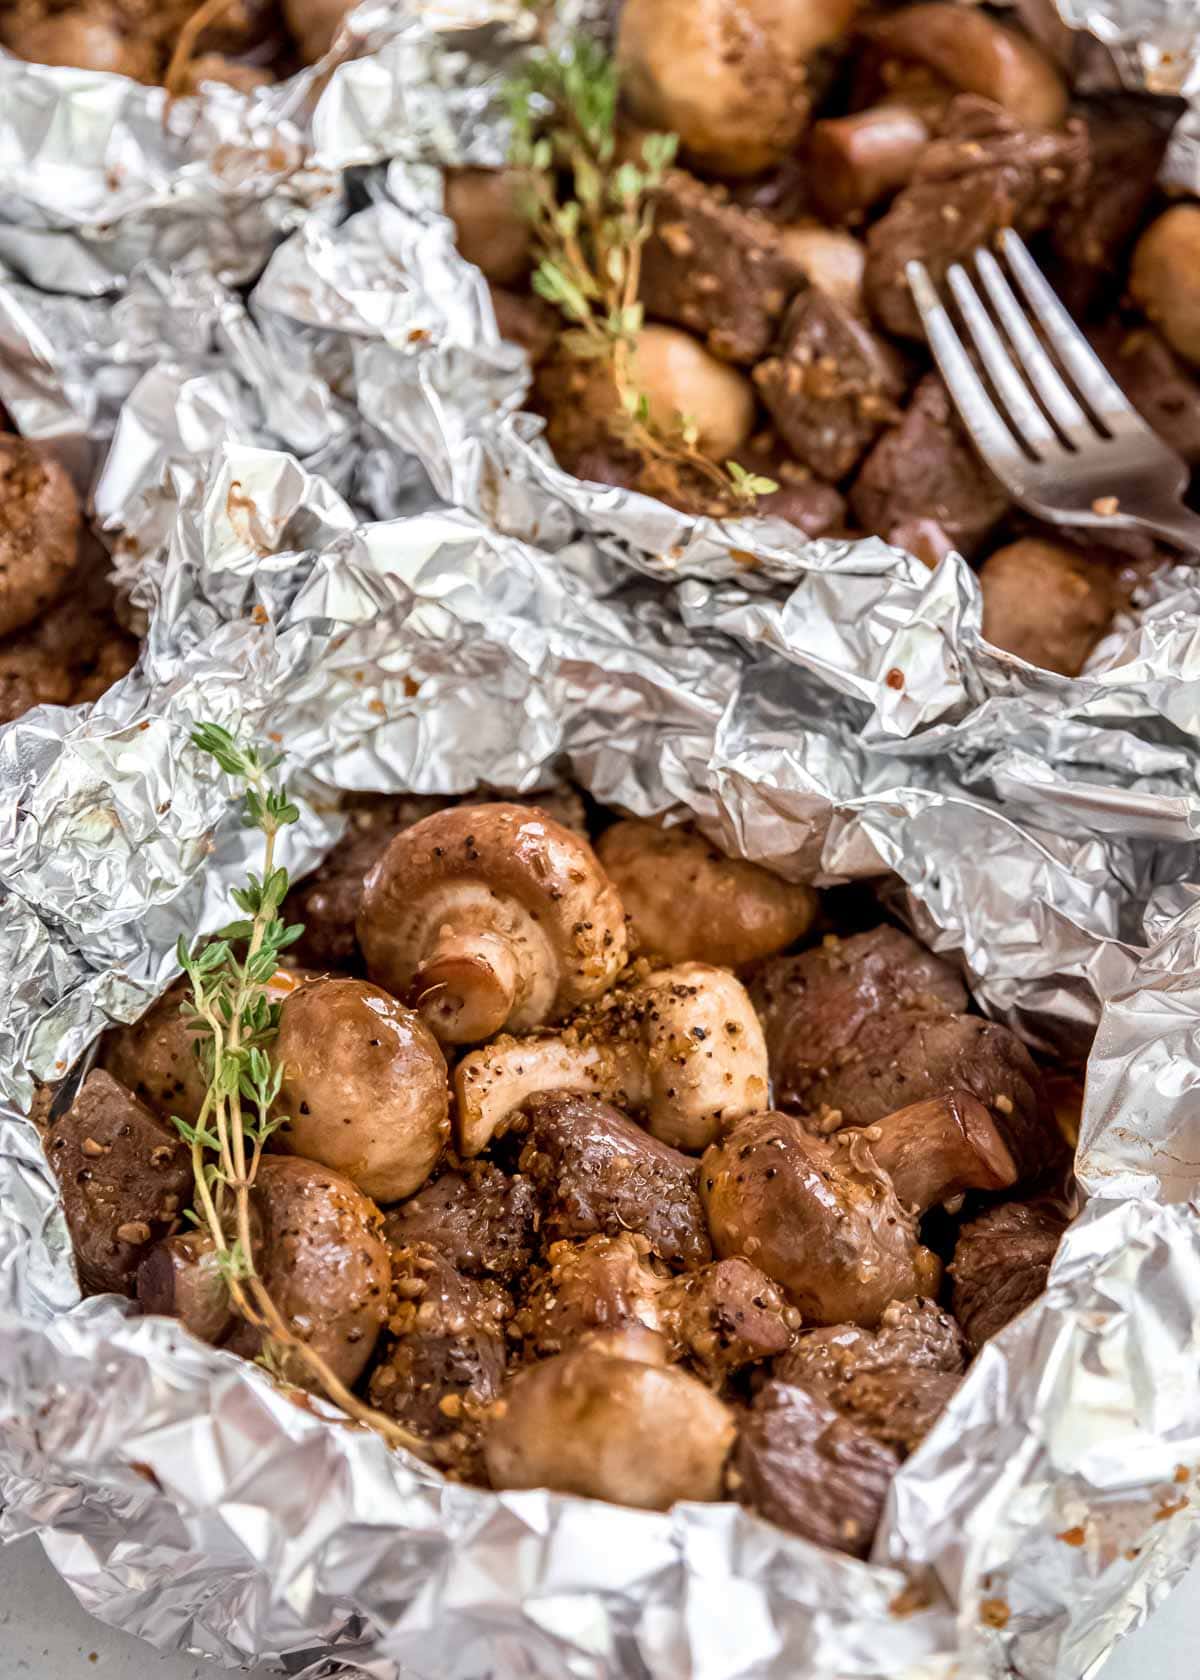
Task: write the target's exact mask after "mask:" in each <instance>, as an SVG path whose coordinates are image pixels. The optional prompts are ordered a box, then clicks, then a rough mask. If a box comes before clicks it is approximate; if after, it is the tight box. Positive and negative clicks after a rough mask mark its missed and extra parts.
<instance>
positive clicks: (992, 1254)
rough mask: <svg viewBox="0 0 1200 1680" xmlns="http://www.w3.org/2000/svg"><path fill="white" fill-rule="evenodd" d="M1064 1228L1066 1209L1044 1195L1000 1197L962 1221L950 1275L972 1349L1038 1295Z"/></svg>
mask: <svg viewBox="0 0 1200 1680" xmlns="http://www.w3.org/2000/svg"><path fill="white" fill-rule="evenodd" d="M1066 1228H1067V1213H1066V1209H1065V1208H1064V1207H1063V1206H1062V1205H1061V1204H1060V1203H1058V1202H1055V1201H1052V1200H1050V1199H1049V1198H1045V1197H1044V1198H1039V1199H1038V1200H1037V1201H1033V1202H1002V1203H1001V1204H1000V1206H999V1207H992V1208H989V1209H988V1210H987V1212H986V1213H983V1214H980V1216H979V1218H978V1219H973V1220H972V1221H971V1222H970V1224H969V1225H964V1226H963V1228H962V1230H961V1231H960V1232H959V1236H958V1242H957V1243H956V1245H955V1249H954V1259H953V1262H952V1263H951V1266H950V1277H951V1279H952V1280H953V1286H954V1288H953V1296H952V1300H953V1304H954V1316H955V1317H956V1318H957V1319H958V1322H959V1323H960V1324H961V1325H962V1328H963V1334H964V1335H965V1336H966V1338H967V1343H968V1346H969V1347H970V1349H971V1351H972V1353H978V1352H979V1350H980V1348H981V1347H982V1346H983V1344H984V1342H986V1341H987V1340H988V1339H989V1337H992V1336H994V1335H995V1334H996V1332H997V1331H998V1330H1003V1328H1004V1326H1005V1325H1006V1324H1010V1323H1011V1322H1012V1320H1013V1319H1014V1318H1016V1316H1017V1314H1018V1313H1022V1312H1024V1310H1025V1308H1026V1307H1027V1306H1028V1305H1029V1304H1030V1302H1031V1301H1036V1300H1037V1298H1038V1296H1039V1295H1040V1294H1042V1292H1043V1291H1044V1289H1045V1287H1046V1279H1047V1277H1048V1275H1049V1272H1050V1265H1051V1262H1052V1261H1053V1259H1054V1256H1055V1254H1056V1253H1057V1252H1058V1245H1059V1243H1060V1242H1061V1241H1062V1237H1063V1232H1064V1231H1065V1230H1066Z"/></svg>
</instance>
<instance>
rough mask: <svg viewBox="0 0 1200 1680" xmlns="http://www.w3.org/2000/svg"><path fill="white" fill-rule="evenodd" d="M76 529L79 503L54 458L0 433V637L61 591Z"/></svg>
mask: <svg viewBox="0 0 1200 1680" xmlns="http://www.w3.org/2000/svg"><path fill="white" fill-rule="evenodd" d="M79 528H80V520H79V501H78V498H77V497H76V495H75V490H74V487H73V486H72V484H71V481H70V479H69V478H68V477H67V475H66V473H65V472H64V470H63V469H62V467H60V466H59V464H58V463H57V461H54V460H53V459H51V458H50V457H49V456H43V455H41V454H39V453H38V451H36V450H35V449H34V448H33V447H32V446H31V445H30V444H28V443H26V442H25V441H24V439H23V438H19V437H12V436H8V435H4V436H0V636H6V635H7V634H8V633H9V632H10V631H12V630H19V629H21V627H22V626H23V625H26V624H30V623H32V622H33V620H34V619H36V618H37V617H38V615H39V614H40V613H43V612H44V611H45V610H46V608H47V607H48V606H50V605H51V603H52V602H54V601H57V600H58V599H59V597H60V596H61V595H62V593H63V591H64V589H66V587H67V584H68V582H69V580H70V578H71V574H72V572H73V571H74V570H75V562H76V553H77V544H78V540H79Z"/></svg>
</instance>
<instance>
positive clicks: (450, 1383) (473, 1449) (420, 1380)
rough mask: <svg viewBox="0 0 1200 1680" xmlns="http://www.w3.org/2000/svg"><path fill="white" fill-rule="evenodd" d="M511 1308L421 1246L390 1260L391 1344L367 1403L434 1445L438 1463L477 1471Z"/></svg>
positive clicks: (495, 1291) (487, 1283) (492, 1288)
mask: <svg viewBox="0 0 1200 1680" xmlns="http://www.w3.org/2000/svg"><path fill="white" fill-rule="evenodd" d="M511 1311H512V1303H511V1301H510V1300H509V1298H508V1295H507V1294H506V1292H505V1291H504V1290H503V1289H502V1288H501V1287H500V1285H499V1284H497V1283H494V1282H493V1281H492V1280H491V1279H477V1278H468V1277H463V1276H462V1274H461V1273H460V1272H457V1271H455V1269H454V1267H453V1266H452V1265H451V1264H450V1262H449V1261H448V1260H446V1259H445V1258H443V1256H442V1255H440V1254H438V1253H437V1251H436V1250H435V1249H433V1248H430V1247H429V1246H428V1245H427V1244H425V1243H416V1244H414V1246H413V1247H412V1248H409V1249H399V1250H396V1251H395V1252H394V1253H393V1255H392V1303H391V1308H390V1311H389V1316H388V1329H389V1331H390V1332H391V1339H390V1341H389V1342H388V1344H387V1346H386V1348H385V1352H384V1356H383V1358H382V1360H381V1361H380V1363H379V1364H378V1365H377V1366H376V1367H375V1370H374V1371H373V1372H372V1374H371V1382H370V1396H371V1404H372V1405H373V1406H377V1407H378V1408H379V1410H380V1411H382V1412H386V1414H387V1415H388V1416H389V1417H393V1418H395V1419H397V1421H398V1422H400V1423H403V1424H405V1425H406V1426H407V1427H408V1428H409V1429H412V1430H413V1431H415V1433H416V1434H418V1435H422V1436H424V1437H425V1438H426V1439H429V1440H432V1441H434V1442H436V1443H437V1453H438V1458H439V1462H442V1463H443V1464H444V1465H445V1466H446V1467H447V1468H448V1469H450V1470H451V1471H452V1472H454V1473H455V1474H457V1475H462V1476H471V1475H476V1474H477V1473H478V1462H479V1460H478V1453H479V1435H480V1429H481V1426H482V1421H483V1414H484V1411H485V1409H486V1407H487V1406H489V1405H490V1404H491V1402H492V1401H493V1400H495V1399H496V1397H497V1395H498V1394H499V1392H500V1387H501V1384H502V1383H503V1381H504V1373H505V1369H506V1366H507V1363H508V1344H507V1341H506V1338H505V1324H506V1322H507V1319H508V1317H509V1315H510V1313H511Z"/></svg>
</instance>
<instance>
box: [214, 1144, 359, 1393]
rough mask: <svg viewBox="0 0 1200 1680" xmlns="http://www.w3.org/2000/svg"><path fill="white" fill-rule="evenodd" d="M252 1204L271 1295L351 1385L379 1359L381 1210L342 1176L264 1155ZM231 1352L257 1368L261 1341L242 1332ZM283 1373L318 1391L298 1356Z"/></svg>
mask: <svg viewBox="0 0 1200 1680" xmlns="http://www.w3.org/2000/svg"><path fill="white" fill-rule="evenodd" d="M252 1195H253V1206H254V1211H255V1215H256V1218H257V1219H258V1220H259V1221H260V1229H261V1231H262V1248H261V1252H260V1254H259V1256H258V1271H259V1276H260V1277H261V1278H262V1281H263V1283H264V1284H265V1286H266V1289H267V1293H268V1294H269V1295H270V1297H271V1299H272V1300H273V1301H274V1303H275V1305H276V1307H277V1308H278V1309H279V1311H280V1313H281V1314H282V1315H283V1317H284V1319H285V1320H286V1321H287V1322H288V1324H289V1325H290V1326H291V1328H292V1330H293V1331H294V1332H295V1333H296V1335H297V1336H299V1337H300V1338H301V1339H302V1340H303V1341H305V1342H307V1343H308V1345H309V1346H310V1347H312V1348H313V1349H314V1350H315V1351H316V1352H317V1353H318V1354H320V1355H321V1357H322V1358H323V1359H324V1360H325V1362H326V1364H327V1365H328V1366H329V1367H330V1369H331V1370H332V1371H333V1372H334V1374H335V1376H337V1377H340V1379H341V1380H342V1382H344V1383H345V1384H346V1385H347V1386H350V1385H352V1384H353V1383H355V1382H357V1380H358V1378H359V1377H360V1376H361V1375H362V1372H363V1370H364V1368H365V1367H366V1364H367V1361H368V1360H369V1359H370V1357H371V1351H372V1349H373V1348H374V1346H375V1341H376V1338H377V1337H378V1335H379V1330H380V1326H381V1325H382V1323H383V1320H384V1315H385V1312H386V1309H387V1298H388V1289H389V1288H390V1286H391V1278H392V1268H391V1261H390V1258H389V1256H388V1249H387V1244H386V1243H385V1241H384V1239H383V1217H382V1215H381V1214H380V1212H379V1209H378V1208H377V1207H376V1206H375V1204H374V1202H372V1201H370V1200H369V1199H368V1197H366V1196H364V1195H363V1194H362V1192H361V1191H360V1190H358V1189H356V1187H355V1186H354V1185H353V1184H351V1182H350V1180H349V1179H348V1178H343V1177H342V1175H341V1173H337V1172H332V1171H330V1169H329V1168H328V1167H322V1166H318V1165H317V1163H316V1162H315V1161H301V1160H299V1159H298V1158H297V1157H295V1156H288V1155H273V1156H272V1155H268V1156H264V1158H263V1159H262V1160H261V1161H260V1162H259V1167H258V1174H257V1176H256V1179H255V1183H254V1190H253V1192H252ZM227 1345H228V1346H229V1347H230V1348H231V1349H232V1350H233V1351H234V1352H235V1353H240V1354H242V1355H244V1356H245V1357H246V1358H247V1359H253V1358H254V1357H255V1355H256V1354H257V1353H258V1351H259V1348H260V1346H261V1338H260V1336H259V1333H258V1331H256V1330H255V1329H253V1328H252V1327H251V1326H250V1325H249V1324H239V1325H238V1326H237V1328H236V1329H235V1331H234V1333H233V1335H232V1336H231V1338H230V1340H229V1342H228V1344H227ZM284 1372H285V1375H286V1376H287V1379H288V1380H289V1381H290V1382H293V1383H295V1384H296V1386H297V1387H298V1388H307V1389H312V1390H313V1391H315V1392H319V1391H320V1384H319V1383H318V1382H317V1380H316V1378H315V1377H314V1376H313V1374H312V1373H311V1372H310V1371H309V1369H308V1367H307V1366H306V1365H305V1364H304V1363H303V1362H302V1360H300V1358H299V1357H298V1356H297V1355H295V1354H287V1355H286V1356H285V1358H284Z"/></svg>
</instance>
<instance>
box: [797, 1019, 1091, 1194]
mask: <svg viewBox="0 0 1200 1680" xmlns="http://www.w3.org/2000/svg"><path fill="white" fill-rule="evenodd" d="M951 1091H965V1092H967V1093H968V1094H969V1095H970V1096H973V1097H975V1098H976V1100H977V1101H979V1102H981V1103H982V1104H983V1106H984V1107H985V1108H986V1109H987V1110H988V1111H989V1113H990V1114H991V1116H992V1119H993V1121H994V1122H995V1125H996V1129H997V1130H998V1132H999V1133H1000V1135H1001V1137H1002V1138H1003V1140H1004V1143H1005V1144H1006V1145H1007V1147H1008V1149H1009V1150H1010V1151H1011V1153H1012V1156H1013V1160H1014V1161H1015V1163H1016V1166H1017V1171H1018V1176H1019V1177H1021V1178H1029V1177H1032V1176H1033V1175H1034V1174H1036V1173H1040V1172H1042V1171H1043V1170H1044V1169H1045V1168H1046V1167H1048V1166H1050V1165H1051V1164H1052V1163H1053V1162H1054V1161H1055V1160H1056V1159H1057V1158H1058V1157H1059V1156H1060V1155H1061V1153H1062V1149H1063V1143H1062V1136H1061V1134H1060V1133H1059V1130H1058V1128H1057V1126H1056V1125H1055V1123H1054V1117H1053V1114H1052V1113H1051V1111H1050V1105H1049V1102H1048V1101H1047V1097H1046V1091H1045V1087H1044V1085H1043V1083H1042V1078H1041V1074H1040V1073H1039V1072H1038V1070H1037V1068H1036V1066H1035V1065H1034V1062H1033V1058H1032V1057H1031V1056H1030V1054H1029V1052H1028V1050H1026V1048H1025V1046H1024V1045H1023V1044H1022V1043H1021V1041H1020V1039H1019V1038H1017V1036H1016V1034H1015V1033H1011V1032H1009V1030H1008V1028H1007V1027H1002V1026H1000V1025H999V1024H998V1023H997V1022H995V1021H985V1020H984V1019H983V1017H982V1016H980V1015H949V1014H945V1013H941V1012H930V1011H927V1010H919V1011H901V1012H898V1013H894V1014H889V1015H885V1016H883V1017H879V1018H877V1019H876V1020H875V1021H874V1022H871V1023H869V1024H868V1025H867V1027H866V1029H865V1030H864V1031H863V1032H861V1033H860V1034H859V1037H858V1040H857V1042H856V1044H855V1046H854V1052H853V1053H852V1055H851V1056H850V1057H848V1058H846V1059H845V1060H844V1061H843V1062H842V1063H841V1064H840V1065H834V1066H832V1067H830V1069H829V1070H828V1072H827V1073H825V1075H824V1076H823V1077H821V1076H819V1077H817V1078H815V1079H813V1080H812V1082H811V1083H810V1085H809V1087H808V1102H809V1104H810V1105H812V1106H813V1107H814V1109H816V1110H819V1109H821V1107H822V1106H824V1107H825V1108H828V1109H830V1110H837V1111H838V1113H839V1114H840V1115H841V1124H842V1125H843V1126H870V1125H872V1124H873V1123H874V1122H875V1121H876V1120H883V1119H884V1118H886V1116H888V1115H889V1114H894V1113H895V1112H896V1110H897V1109H900V1108H904V1107H905V1106H906V1105H908V1104H910V1103H917V1102H921V1101H922V1100H923V1099H925V1098H926V1097H932V1096H940V1095H943V1094H945V1093H948V1092H951Z"/></svg>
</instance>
